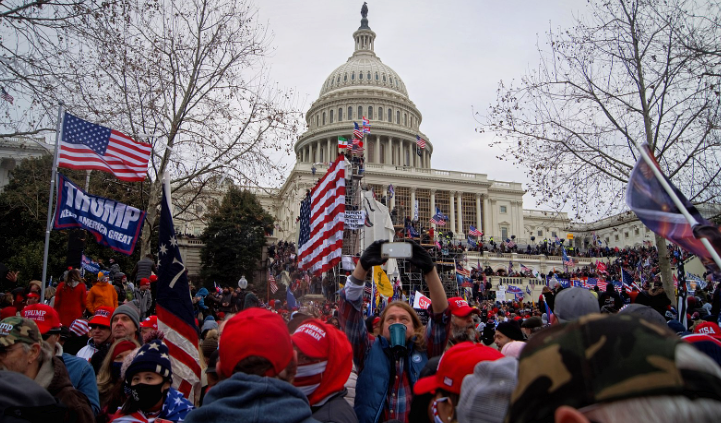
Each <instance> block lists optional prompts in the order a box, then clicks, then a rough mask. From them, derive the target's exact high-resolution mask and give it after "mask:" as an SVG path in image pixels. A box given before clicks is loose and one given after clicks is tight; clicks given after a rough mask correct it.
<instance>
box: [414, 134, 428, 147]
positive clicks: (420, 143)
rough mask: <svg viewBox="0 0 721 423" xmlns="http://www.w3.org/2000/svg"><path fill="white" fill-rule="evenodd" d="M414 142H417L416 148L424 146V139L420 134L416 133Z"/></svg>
mask: <svg viewBox="0 0 721 423" xmlns="http://www.w3.org/2000/svg"><path fill="white" fill-rule="evenodd" d="M416 144H418V148H420V149H421V150H423V149H424V148H426V140H424V139H423V138H421V136H420V135H416Z"/></svg>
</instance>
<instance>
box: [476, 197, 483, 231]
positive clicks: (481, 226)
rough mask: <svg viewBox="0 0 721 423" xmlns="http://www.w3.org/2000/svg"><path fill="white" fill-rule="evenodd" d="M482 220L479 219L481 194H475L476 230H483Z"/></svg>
mask: <svg viewBox="0 0 721 423" xmlns="http://www.w3.org/2000/svg"><path fill="white" fill-rule="evenodd" d="M482 222H483V219H481V194H479V193H476V229H478V230H479V231H482V230H483V225H482Z"/></svg>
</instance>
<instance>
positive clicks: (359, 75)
mask: <svg viewBox="0 0 721 423" xmlns="http://www.w3.org/2000/svg"><path fill="white" fill-rule="evenodd" d="M358 79H360V80H361V81H362V80H363V72H358Z"/></svg>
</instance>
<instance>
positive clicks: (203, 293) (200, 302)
mask: <svg viewBox="0 0 721 423" xmlns="http://www.w3.org/2000/svg"><path fill="white" fill-rule="evenodd" d="M207 296H208V290H207V289H206V288H205V287H203V288H200V289H199V290H198V292H196V293H195V298H197V300H196V301H193V302H194V303H195V304H196V305H197V306H198V311H200V312H201V313H207V312H208V310H210V308H208V306H207V305H205V297H207ZM196 314H197V313H196Z"/></svg>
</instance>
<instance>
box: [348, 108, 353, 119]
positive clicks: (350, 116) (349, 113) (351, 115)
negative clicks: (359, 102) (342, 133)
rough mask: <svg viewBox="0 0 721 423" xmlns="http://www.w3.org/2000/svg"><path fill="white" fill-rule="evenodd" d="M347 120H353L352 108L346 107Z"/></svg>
mask: <svg viewBox="0 0 721 423" xmlns="http://www.w3.org/2000/svg"><path fill="white" fill-rule="evenodd" d="M348 120H353V108H352V107H350V106H348Z"/></svg>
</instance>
